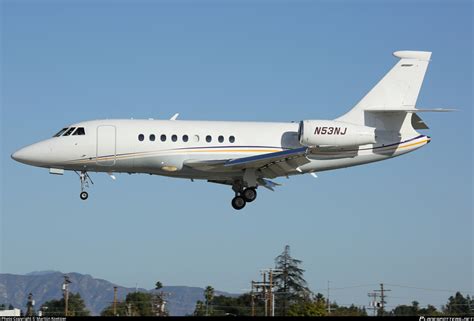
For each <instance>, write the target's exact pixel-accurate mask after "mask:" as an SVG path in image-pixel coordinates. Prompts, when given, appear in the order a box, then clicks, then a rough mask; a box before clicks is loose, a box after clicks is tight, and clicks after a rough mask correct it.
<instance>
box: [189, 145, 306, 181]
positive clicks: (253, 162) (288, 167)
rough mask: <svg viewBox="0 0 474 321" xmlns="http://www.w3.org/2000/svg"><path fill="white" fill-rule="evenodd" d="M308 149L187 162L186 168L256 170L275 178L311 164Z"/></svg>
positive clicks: (264, 175)
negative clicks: (307, 156) (307, 155)
mask: <svg viewBox="0 0 474 321" xmlns="http://www.w3.org/2000/svg"><path fill="white" fill-rule="evenodd" d="M307 153H308V148H307V147H301V148H295V149H289V150H284V151H281V152H275V153H267V154H263V155H256V156H249V157H242V158H235V159H228V160H216V161H187V162H185V165H186V166H189V167H192V168H195V169H198V170H210V171H218V170H224V171H228V170H240V169H242V170H243V169H247V168H254V169H256V170H260V171H261V172H262V174H263V175H262V176H263V177H268V178H275V177H278V176H285V175H287V174H288V173H289V172H294V171H297V168H298V167H299V166H301V165H304V164H306V163H309V162H310V161H309V160H308V159H307V158H306V154H307Z"/></svg>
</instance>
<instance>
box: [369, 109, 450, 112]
mask: <svg viewBox="0 0 474 321" xmlns="http://www.w3.org/2000/svg"><path fill="white" fill-rule="evenodd" d="M365 111H370V112H374V113H394V112H405V113H420V112H421V113H426V112H438V113H446V112H452V111H458V110H457V109H452V108H425V109H420V108H405V109H403V108H384V109H377V108H369V109H366V110H365Z"/></svg>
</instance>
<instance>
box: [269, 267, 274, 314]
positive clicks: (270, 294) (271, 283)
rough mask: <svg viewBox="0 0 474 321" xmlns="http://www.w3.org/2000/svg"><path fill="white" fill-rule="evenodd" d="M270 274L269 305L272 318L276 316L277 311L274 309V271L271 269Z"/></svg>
mask: <svg viewBox="0 0 474 321" xmlns="http://www.w3.org/2000/svg"><path fill="white" fill-rule="evenodd" d="M268 274H269V281H268V283H269V284H268V304H269V306H270V309H269V310H270V315H271V316H272V317H274V316H275V310H274V309H273V303H274V302H275V301H274V300H273V291H272V290H273V270H272V269H270V271H269V272H268Z"/></svg>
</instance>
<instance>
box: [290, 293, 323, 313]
mask: <svg viewBox="0 0 474 321" xmlns="http://www.w3.org/2000/svg"><path fill="white" fill-rule="evenodd" d="M325 315H326V299H325V298H324V295H322V294H321V293H318V294H317V295H316V296H315V297H314V298H313V299H310V298H309V297H306V298H304V299H302V300H299V301H297V302H295V303H293V304H292V305H290V307H289V309H288V316H304V317H320V316H325Z"/></svg>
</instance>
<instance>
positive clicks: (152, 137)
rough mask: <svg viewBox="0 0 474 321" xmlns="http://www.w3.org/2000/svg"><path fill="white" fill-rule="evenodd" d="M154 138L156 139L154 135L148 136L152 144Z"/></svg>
mask: <svg viewBox="0 0 474 321" xmlns="http://www.w3.org/2000/svg"><path fill="white" fill-rule="evenodd" d="M155 138H156V137H155V135H153V134H151V135H150V140H151V141H152V142H154V141H155Z"/></svg>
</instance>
